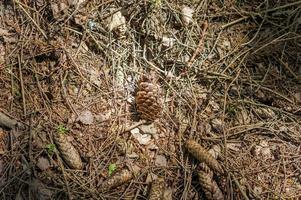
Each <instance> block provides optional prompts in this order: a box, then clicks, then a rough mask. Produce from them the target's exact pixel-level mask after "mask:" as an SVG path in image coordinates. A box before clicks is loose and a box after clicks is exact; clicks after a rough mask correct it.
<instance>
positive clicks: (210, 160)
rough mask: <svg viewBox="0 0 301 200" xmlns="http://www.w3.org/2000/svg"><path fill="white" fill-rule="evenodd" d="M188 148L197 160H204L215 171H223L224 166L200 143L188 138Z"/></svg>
mask: <svg viewBox="0 0 301 200" xmlns="http://www.w3.org/2000/svg"><path fill="white" fill-rule="evenodd" d="M186 148H187V150H188V152H189V153H191V154H192V155H193V156H194V157H195V158H196V159H197V160H199V161H200V162H204V163H205V164H206V165H208V167H210V168H211V169H212V170H213V171H216V172H219V173H223V168H222V166H221V165H220V164H219V163H218V161H217V160H216V159H215V158H214V157H213V156H212V155H210V154H209V153H208V151H207V150H206V149H205V148H203V147H202V146H201V145H200V144H199V143H197V142H196V141H194V140H187V141H186Z"/></svg>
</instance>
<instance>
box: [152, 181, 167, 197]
mask: <svg viewBox="0 0 301 200" xmlns="http://www.w3.org/2000/svg"><path fill="white" fill-rule="evenodd" d="M164 188H165V181H164V179H163V178H158V179H157V180H154V181H153V183H152V187H151V189H150V192H149V195H148V199H149V200H160V199H162V198H163V194H164Z"/></svg>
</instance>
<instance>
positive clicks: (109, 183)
mask: <svg viewBox="0 0 301 200" xmlns="http://www.w3.org/2000/svg"><path fill="white" fill-rule="evenodd" d="M136 173H138V171H135V170H134V169H131V170H130V169H127V168H126V169H122V170H121V171H118V172H116V173H115V174H113V175H112V176H110V177H109V178H108V179H106V180H105V181H104V182H103V183H102V184H101V186H100V191H102V192H106V191H110V190H111V189H114V188H116V187H118V186H120V185H123V184H125V183H127V182H129V181H130V180H131V179H133V178H134V177H135V174H136Z"/></svg>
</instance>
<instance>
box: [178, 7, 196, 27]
mask: <svg viewBox="0 0 301 200" xmlns="http://www.w3.org/2000/svg"><path fill="white" fill-rule="evenodd" d="M181 12H182V21H183V24H184V25H185V26H187V25H189V24H190V23H191V22H192V16H193V13H194V10H193V9H192V8H190V7H188V6H183V7H182V10H181Z"/></svg>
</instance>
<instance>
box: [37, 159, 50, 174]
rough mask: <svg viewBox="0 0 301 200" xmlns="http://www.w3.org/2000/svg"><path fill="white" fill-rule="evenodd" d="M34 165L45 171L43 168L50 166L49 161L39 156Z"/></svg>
mask: <svg viewBox="0 0 301 200" xmlns="http://www.w3.org/2000/svg"><path fill="white" fill-rule="evenodd" d="M36 165H37V167H38V168H39V169H40V170H42V171H45V170H47V169H49V168H50V162H49V160H48V159H47V158H45V157H39V159H38V162H37V164H36Z"/></svg>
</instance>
